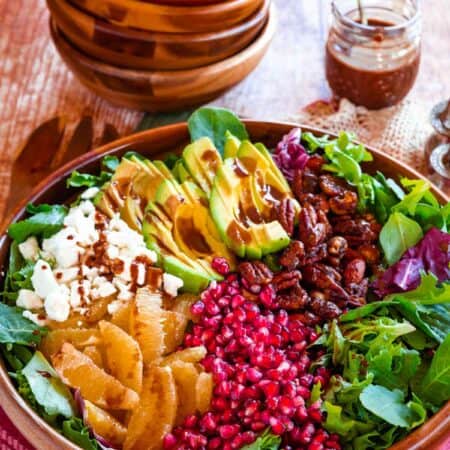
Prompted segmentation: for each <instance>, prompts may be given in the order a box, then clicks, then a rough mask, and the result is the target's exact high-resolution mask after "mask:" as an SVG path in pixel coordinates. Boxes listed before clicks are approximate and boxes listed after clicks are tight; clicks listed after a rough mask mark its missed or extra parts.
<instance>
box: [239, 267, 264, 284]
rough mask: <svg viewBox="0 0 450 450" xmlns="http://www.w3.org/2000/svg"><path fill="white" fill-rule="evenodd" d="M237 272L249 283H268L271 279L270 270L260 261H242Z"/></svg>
mask: <svg viewBox="0 0 450 450" xmlns="http://www.w3.org/2000/svg"><path fill="white" fill-rule="evenodd" d="M238 272H239V273H240V274H241V276H242V278H244V279H245V280H246V282H247V283H248V284H249V285H255V284H256V285H259V284H268V283H270V282H271V281H272V279H273V273H272V271H271V270H270V269H269V268H268V267H267V266H266V265H265V264H264V263H263V262H261V261H252V262H242V263H240V264H239V266H238Z"/></svg>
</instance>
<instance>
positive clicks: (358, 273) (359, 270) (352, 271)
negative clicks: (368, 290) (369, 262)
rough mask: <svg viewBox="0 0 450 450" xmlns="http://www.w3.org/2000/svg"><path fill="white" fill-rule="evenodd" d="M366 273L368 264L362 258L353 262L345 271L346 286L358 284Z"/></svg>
mask: <svg viewBox="0 0 450 450" xmlns="http://www.w3.org/2000/svg"><path fill="white" fill-rule="evenodd" d="M365 272H366V262H365V261H364V259H362V258H356V259H353V260H351V261H350V262H349V263H348V264H347V265H346V267H345V269H344V282H345V285H346V286H348V285H349V284H353V283H355V284H358V283H361V281H362V280H363V278H364V274H365Z"/></svg>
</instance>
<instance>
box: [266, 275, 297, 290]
mask: <svg viewBox="0 0 450 450" xmlns="http://www.w3.org/2000/svg"><path fill="white" fill-rule="evenodd" d="M301 279H302V274H301V273H300V272H299V271H298V270H290V271H283V272H279V273H277V274H276V275H275V276H274V277H273V281H272V283H273V287H274V288H275V291H276V292H279V291H285V290H287V289H291V288H293V287H295V286H297V285H298V282H299V281H300V280H301Z"/></svg>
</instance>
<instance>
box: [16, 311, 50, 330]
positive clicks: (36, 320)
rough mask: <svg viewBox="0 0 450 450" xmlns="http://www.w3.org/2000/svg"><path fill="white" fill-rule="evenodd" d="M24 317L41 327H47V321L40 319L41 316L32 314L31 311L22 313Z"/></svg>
mask: <svg viewBox="0 0 450 450" xmlns="http://www.w3.org/2000/svg"><path fill="white" fill-rule="evenodd" d="M22 316H23V317H25V319H28V320H31V321H32V322H34V323H35V324H36V325H39V326H40V327H45V325H47V321H46V320H45V319H40V318H39V314H37V313H32V312H31V311H28V310H25V311H24V312H23V313H22Z"/></svg>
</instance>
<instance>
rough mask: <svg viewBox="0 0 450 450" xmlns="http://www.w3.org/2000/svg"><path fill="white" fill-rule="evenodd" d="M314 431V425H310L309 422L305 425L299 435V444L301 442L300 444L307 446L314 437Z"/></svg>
mask: <svg viewBox="0 0 450 450" xmlns="http://www.w3.org/2000/svg"><path fill="white" fill-rule="evenodd" d="M315 431H316V428H315V426H314V424H312V423H311V422H308V423H306V424H305V425H304V427H303V428H302V430H301V433H300V435H299V442H301V443H302V444H309V443H310V442H311V440H312V437H313V436H314V433H315Z"/></svg>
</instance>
